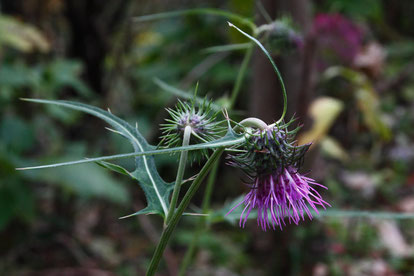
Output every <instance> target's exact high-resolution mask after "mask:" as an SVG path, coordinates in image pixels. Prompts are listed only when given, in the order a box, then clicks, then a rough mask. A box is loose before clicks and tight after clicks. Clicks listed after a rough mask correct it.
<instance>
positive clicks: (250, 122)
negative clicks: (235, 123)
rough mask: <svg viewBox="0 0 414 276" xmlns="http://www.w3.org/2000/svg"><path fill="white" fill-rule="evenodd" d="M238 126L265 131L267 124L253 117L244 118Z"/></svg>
mask: <svg viewBox="0 0 414 276" xmlns="http://www.w3.org/2000/svg"><path fill="white" fill-rule="evenodd" d="M239 125H242V126H245V127H257V128H258V129H261V130H265V129H267V124H266V123H265V122H263V121H262V120H260V119H258V118H254V117H250V118H246V119H244V120H243V121H241V122H240V123H239Z"/></svg>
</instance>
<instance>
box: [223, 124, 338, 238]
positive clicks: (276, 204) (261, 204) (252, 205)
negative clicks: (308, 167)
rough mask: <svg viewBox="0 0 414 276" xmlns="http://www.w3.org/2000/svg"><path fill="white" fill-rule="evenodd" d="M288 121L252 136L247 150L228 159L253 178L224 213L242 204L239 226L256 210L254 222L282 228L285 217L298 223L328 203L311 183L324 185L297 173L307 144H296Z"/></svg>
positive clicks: (264, 228) (242, 225) (266, 226)
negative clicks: (240, 198)
mask: <svg viewBox="0 0 414 276" xmlns="http://www.w3.org/2000/svg"><path fill="white" fill-rule="evenodd" d="M289 124H290V123H288V124H286V125H282V126H275V127H273V128H270V129H267V130H265V131H261V132H260V133H258V134H256V135H253V136H252V138H251V140H250V141H249V142H250V144H249V146H247V151H246V153H243V154H238V155H233V156H230V158H229V159H230V162H229V164H230V165H232V166H235V167H238V168H241V169H243V170H244V171H245V173H246V174H247V175H248V176H249V177H250V178H251V180H252V184H251V190H250V192H249V193H248V194H247V195H246V196H245V197H244V199H243V200H242V201H241V202H239V203H238V204H237V205H236V206H234V207H233V208H232V209H231V210H230V211H229V212H228V213H227V215H228V214H230V213H232V212H233V211H234V210H235V209H236V208H237V207H239V206H240V205H242V204H244V205H245V207H244V209H243V211H242V212H241V215H240V220H239V225H240V227H244V226H245V224H246V221H247V219H248V217H249V215H250V213H251V211H252V210H253V209H256V210H257V224H258V225H259V226H260V227H261V228H262V230H263V231H266V230H267V229H271V228H273V229H276V226H278V227H279V228H280V229H282V228H283V226H284V225H286V223H285V220H286V219H287V222H288V223H292V222H293V223H295V224H296V225H297V224H298V223H299V221H300V219H301V218H302V220H305V215H307V216H308V217H309V218H310V219H312V218H313V216H312V213H311V211H310V209H313V210H314V211H315V212H316V213H317V214H318V213H319V212H318V209H317V206H321V207H322V208H324V209H326V206H330V205H329V203H327V202H326V201H324V200H323V199H322V197H321V195H320V194H319V193H318V192H317V191H316V189H315V188H314V187H312V186H320V187H322V188H324V189H327V188H326V187H325V186H323V185H321V184H319V183H316V182H315V180H313V179H311V178H309V177H306V176H304V175H301V174H299V173H298V168H299V167H300V164H301V163H302V161H303V157H304V154H305V153H306V151H307V150H308V148H309V146H310V144H306V145H302V146H295V145H294V142H295V141H294V140H293V139H294V135H295V133H296V132H297V130H298V129H296V130H294V131H290V132H289V131H288V130H287V126H288V125H289ZM308 206H310V207H311V208H309V207H308Z"/></svg>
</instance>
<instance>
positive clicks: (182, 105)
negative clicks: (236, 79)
mask: <svg viewBox="0 0 414 276" xmlns="http://www.w3.org/2000/svg"><path fill="white" fill-rule="evenodd" d="M167 111H168V113H169V115H170V118H168V119H166V123H165V124H161V130H162V132H163V135H162V136H161V142H160V146H161V147H178V146H181V145H182V142H183V137H184V130H185V128H186V127H187V126H190V127H191V138H190V144H196V143H204V142H208V141H212V140H214V139H217V138H218V137H219V135H220V134H221V133H223V131H224V130H225V128H223V127H222V126H221V125H220V124H221V123H222V122H221V121H217V114H218V112H214V111H213V110H212V109H211V102H209V101H207V100H204V101H203V102H202V103H201V104H200V105H199V106H197V107H196V106H195V101H194V100H193V101H192V102H190V103H188V102H183V101H180V100H178V103H177V105H176V106H175V108H174V109H172V108H167ZM200 153H201V154H200ZM191 154H192V153H191V152H190V155H191ZM206 155H207V151H206V150H201V151H199V152H195V154H193V157H194V158H190V159H198V160H199V159H200V157H202V156H206Z"/></svg>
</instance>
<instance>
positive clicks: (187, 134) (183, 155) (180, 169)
mask: <svg viewBox="0 0 414 276" xmlns="http://www.w3.org/2000/svg"><path fill="white" fill-rule="evenodd" d="M192 131H193V129H192V128H191V126H186V127H185V129H184V138H183V147H185V146H188V145H189V144H190V137H191V132H192ZM187 157H188V150H184V151H182V152H181V156H180V163H179V164H178V170H177V177H176V179H175V185H174V191H173V194H172V197H171V203H170V209H169V210H168V215H167V218H166V219H165V224H166V225H167V224H168V223H169V222H170V220H171V217H172V215H173V214H174V212H175V206H176V205H177V201H178V196H179V195H180V188H181V183H182V182H183V175H184V171H185V165H186V163H187Z"/></svg>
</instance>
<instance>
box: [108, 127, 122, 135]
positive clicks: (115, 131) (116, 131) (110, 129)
mask: <svg viewBox="0 0 414 276" xmlns="http://www.w3.org/2000/svg"><path fill="white" fill-rule="evenodd" d="M105 128H106V129H107V130H109V131H112V132H114V133H116V134H120V135H122V133H121V132H119V131H118V130H115V129H112V128H109V127H105Z"/></svg>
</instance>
